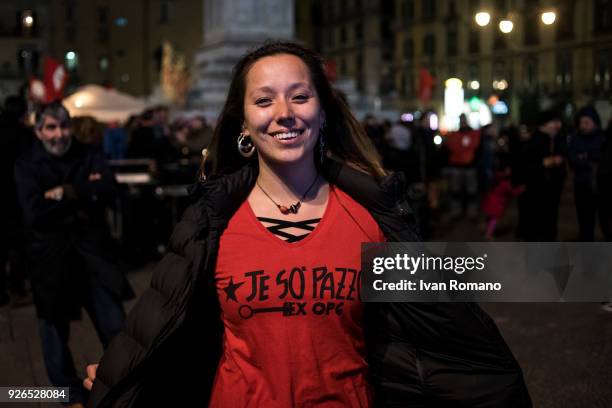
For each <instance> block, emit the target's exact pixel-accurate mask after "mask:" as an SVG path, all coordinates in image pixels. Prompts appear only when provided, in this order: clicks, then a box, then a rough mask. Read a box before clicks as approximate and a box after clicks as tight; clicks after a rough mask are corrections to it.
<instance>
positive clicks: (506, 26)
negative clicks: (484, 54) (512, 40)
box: [499, 20, 514, 34]
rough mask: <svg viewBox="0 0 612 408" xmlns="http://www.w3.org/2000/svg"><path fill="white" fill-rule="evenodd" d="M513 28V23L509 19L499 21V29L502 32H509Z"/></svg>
mask: <svg viewBox="0 0 612 408" xmlns="http://www.w3.org/2000/svg"><path fill="white" fill-rule="evenodd" d="M513 29H514V23H513V22H512V21H511V20H502V21H500V22H499V30H500V31H501V32H502V33H504V34H509V33H511V32H512V30H513Z"/></svg>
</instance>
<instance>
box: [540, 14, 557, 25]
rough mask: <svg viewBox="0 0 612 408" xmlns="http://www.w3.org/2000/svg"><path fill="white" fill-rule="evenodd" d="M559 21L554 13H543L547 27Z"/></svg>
mask: <svg viewBox="0 0 612 408" xmlns="http://www.w3.org/2000/svg"><path fill="white" fill-rule="evenodd" d="M556 19H557V15H556V14H555V12H554V11H546V12H544V13H542V22H543V23H544V24H546V25H551V24H553V23H554V22H555V20H556Z"/></svg>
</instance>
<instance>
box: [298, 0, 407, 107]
mask: <svg viewBox="0 0 612 408" xmlns="http://www.w3.org/2000/svg"><path fill="white" fill-rule="evenodd" d="M298 1H299V0H298ZM311 4H312V7H311V9H310V16H311V21H312V30H313V32H312V33H311V32H309V30H300V27H301V25H300V24H299V22H300V20H298V30H297V33H298V36H299V37H300V38H301V37H304V39H306V40H310V41H312V43H311V45H312V46H313V47H314V48H315V49H317V50H318V51H319V52H320V53H321V54H322V55H323V56H324V57H325V59H326V60H327V61H328V65H329V66H330V68H331V69H332V70H333V71H335V74H336V75H335V76H336V78H337V80H338V82H339V83H341V82H343V81H344V82H346V81H347V80H348V81H351V82H352V83H351V84H348V86H347V88H348V89H349V92H351V90H352V91H354V93H355V95H357V97H358V100H356V101H355V103H354V104H353V105H356V106H353V107H354V108H356V109H358V110H361V111H373V110H380V109H384V107H385V106H384V105H387V104H388V105H393V106H394V103H395V102H394V99H395V96H396V93H395V84H394V77H395V74H394V71H393V63H394V59H395V47H394V32H393V22H394V13H395V10H394V1H393V0H312V3H311ZM296 10H297V11H298V12H300V7H299V6H298V7H296ZM299 18H300V17H299V15H298V19H299Z"/></svg>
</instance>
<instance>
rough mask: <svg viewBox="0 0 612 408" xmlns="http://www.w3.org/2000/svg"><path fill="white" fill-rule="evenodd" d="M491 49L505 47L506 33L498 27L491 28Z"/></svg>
mask: <svg viewBox="0 0 612 408" xmlns="http://www.w3.org/2000/svg"><path fill="white" fill-rule="evenodd" d="M493 32H494V34H493V49H495V50H503V49H505V48H506V37H507V36H508V34H504V33H502V32H501V31H500V30H499V29H497V27H496V29H495V30H493Z"/></svg>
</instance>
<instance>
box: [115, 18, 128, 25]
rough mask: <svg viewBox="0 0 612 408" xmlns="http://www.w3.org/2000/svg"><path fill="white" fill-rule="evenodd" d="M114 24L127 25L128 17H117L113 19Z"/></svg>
mask: <svg viewBox="0 0 612 408" xmlns="http://www.w3.org/2000/svg"><path fill="white" fill-rule="evenodd" d="M115 25H116V26H117V27H125V26H126V25H128V19H127V18H125V17H117V18H116V19H115Z"/></svg>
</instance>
